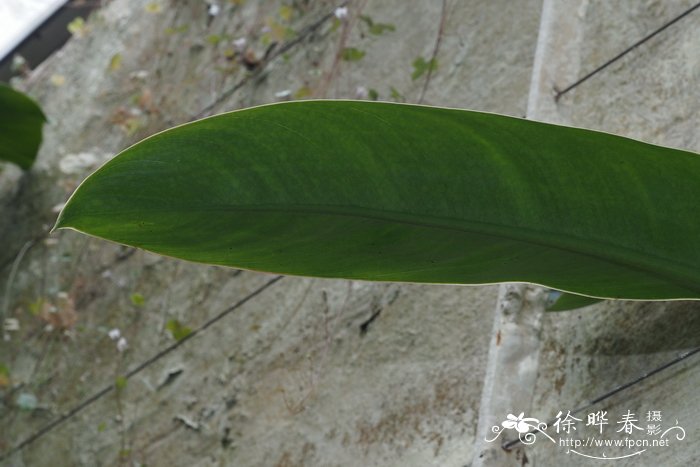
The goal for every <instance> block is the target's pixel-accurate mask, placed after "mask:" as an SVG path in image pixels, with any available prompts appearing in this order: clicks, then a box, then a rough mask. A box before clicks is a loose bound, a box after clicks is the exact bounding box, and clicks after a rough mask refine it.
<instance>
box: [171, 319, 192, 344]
mask: <svg viewBox="0 0 700 467" xmlns="http://www.w3.org/2000/svg"><path fill="white" fill-rule="evenodd" d="M165 328H166V329H167V330H168V331H170V335H172V336H173V339H175V340H176V341H181V340H182V339H184V338H185V337H187V336H189V335H190V334H192V329H190V328H188V327H187V326H185V325H183V324H182V323H180V321H178V320H176V319H171V320H169V321H168V322H167V324H166V325H165Z"/></svg>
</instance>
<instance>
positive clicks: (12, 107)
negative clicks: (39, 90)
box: [0, 83, 46, 169]
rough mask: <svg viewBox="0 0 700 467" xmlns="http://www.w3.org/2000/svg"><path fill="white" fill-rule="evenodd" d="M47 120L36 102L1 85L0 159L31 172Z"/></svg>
mask: <svg viewBox="0 0 700 467" xmlns="http://www.w3.org/2000/svg"><path fill="white" fill-rule="evenodd" d="M45 121H46V117H44V113H43V112H42V111H41V109H40V108H39V106H38V105H37V103H36V102H34V101H33V100H32V99H30V98H29V97H27V96H26V95H24V94H22V93H21V92H17V91H15V90H14V89H12V88H11V87H9V86H6V85H4V84H2V83H0V159H2V160H6V161H10V162H14V163H15V164H17V165H19V166H20V167H22V168H23V169H29V168H30V167H31V166H32V164H33V163H34V158H35V157H36V153H37V152H38V151H39V146H40V145H41V127H42V126H43V125H44V122H45Z"/></svg>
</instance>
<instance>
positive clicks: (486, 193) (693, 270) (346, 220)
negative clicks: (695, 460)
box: [57, 101, 700, 299]
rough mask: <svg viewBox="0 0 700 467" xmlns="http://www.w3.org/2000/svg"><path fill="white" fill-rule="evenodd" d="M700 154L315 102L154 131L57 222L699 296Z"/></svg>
mask: <svg viewBox="0 0 700 467" xmlns="http://www.w3.org/2000/svg"><path fill="white" fill-rule="evenodd" d="M698 206H700V156H698V155H696V154H693V153H690V152H685V151H680V150H675V149H669V148H663V147H659V146H654V145H650V144H646V143H642V142H639V141H634V140H631V139H627V138H622V137H618V136H614V135H610V134H606V133H599V132H594V131H588V130H582V129H577V128H568V127H562V126H555V125H549V124H544V123H538V122H532V121H527V120H523V119H519V118H512V117H506V116H501V115H494V114H488V113H480V112H472V111H465V110H454V109H444V108H434V107H424V106H414V105H402V104H388V103H373V102H353V101H310V102H292V103H284V104H275V105H268V106H262V107H256V108H251V109H247V110H242V111H237V112H231V113H227V114H223V115H219V116H215V117H211V118H207V119H204V120H200V121H197V122H193V123H190V124H187V125H182V126H179V127H176V128H173V129H171V130H168V131H165V132H163V133H160V134H157V135H155V136H152V137H150V138H148V139H146V140H144V141H142V142H140V143H138V144H136V145H135V146H132V147H131V148H129V149H127V150H125V151H124V152H122V153H121V154H119V155H118V156H117V157H115V158H114V159H113V160H112V161H110V162H108V163H107V164H105V165H104V166H103V167H102V168H100V169H99V170H98V171H97V172H95V173H94V174H93V175H91V176H90V177H89V178H87V179H86V180H85V181H84V182H83V184H82V185H81V186H80V187H79V188H78V190H77V191H76V192H75V194H74V195H73V196H72V198H71V199H70V200H69V202H68V204H67V205H66V207H65V209H64V210H63V212H62V213H61V215H60V217H59V219H58V222H57V227H58V228H61V227H70V228H73V229H75V230H78V231H81V232H85V233H88V234H90V235H94V236H97V237H101V238H105V239H110V240H113V241H116V242H119V243H124V244H127V245H133V246H137V247H141V248H144V249H146V250H150V251H153V252H156V253H161V254H164V255H169V256H174V257H177V258H183V259H187V260H191V261H198V262H203V263H212V264H220V265H227V266H234V267H237V268H245V269H252V270H262V271H271V272H276V273H284V274H297V275H310V276H320V277H343V278H352V279H366V280H374V281H406V282H428V283H450V284H484V283H495V282H504V281H519V282H520V281H522V282H532V283H537V284H543V285H547V286H549V287H552V288H556V289H559V290H564V291H571V292H575V293H579V294H584V295H590V296H595V297H607V298H629V299H677V298H700V241H699V240H700V217H699V216H698Z"/></svg>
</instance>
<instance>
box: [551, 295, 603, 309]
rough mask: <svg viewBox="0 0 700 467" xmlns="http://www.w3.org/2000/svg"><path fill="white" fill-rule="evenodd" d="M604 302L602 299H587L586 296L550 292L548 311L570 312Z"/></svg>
mask: <svg viewBox="0 0 700 467" xmlns="http://www.w3.org/2000/svg"><path fill="white" fill-rule="evenodd" d="M602 301H603V300H602V299H600V298H593V297H587V296H585V295H577V294H571V293H563V292H559V291H556V290H555V291H552V292H550V298H549V299H548V304H547V311H569V310H576V309H578V308H583V307H586V306H589V305H593V304H596V303H599V302H602Z"/></svg>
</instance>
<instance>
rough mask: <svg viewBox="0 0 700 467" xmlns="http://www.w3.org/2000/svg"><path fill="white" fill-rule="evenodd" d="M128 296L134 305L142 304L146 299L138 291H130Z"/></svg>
mask: <svg viewBox="0 0 700 467" xmlns="http://www.w3.org/2000/svg"><path fill="white" fill-rule="evenodd" d="M129 298H130V299H131V303H132V304H133V305H134V306H143V305H144V303H146V299H145V298H144V297H143V295H141V294H140V293H138V292H134V293H132V294H131V296H130V297H129Z"/></svg>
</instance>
